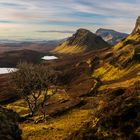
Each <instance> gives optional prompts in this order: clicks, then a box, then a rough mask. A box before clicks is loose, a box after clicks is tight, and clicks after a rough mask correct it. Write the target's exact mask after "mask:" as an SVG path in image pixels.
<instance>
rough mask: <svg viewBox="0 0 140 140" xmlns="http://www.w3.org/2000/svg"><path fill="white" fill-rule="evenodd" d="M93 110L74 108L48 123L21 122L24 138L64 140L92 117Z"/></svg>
mask: <svg viewBox="0 0 140 140" xmlns="http://www.w3.org/2000/svg"><path fill="white" fill-rule="evenodd" d="M90 113H91V110H73V111H71V112H70V113H68V114H66V115H63V116H61V117H59V118H56V119H53V120H51V121H48V122H47V123H39V124H31V123H25V124H21V125H20V127H21V129H22V131H23V140H39V139H40V140H62V139H65V138H67V136H69V135H70V134H72V133H73V132H74V131H76V130H78V129H79V128H80V127H81V126H82V125H83V124H84V123H86V122H87V121H89V120H90V119H91V116H92V115H91V114H90Z"/></svg>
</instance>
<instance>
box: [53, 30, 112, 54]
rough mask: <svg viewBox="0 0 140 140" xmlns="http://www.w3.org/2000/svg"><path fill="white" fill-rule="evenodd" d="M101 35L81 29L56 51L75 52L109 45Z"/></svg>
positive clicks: (55, 50)
mask: <svg viewBox="0 0 140 140" xmlns="http://www.w3.org/2000/svg"><path fill="white" fill-rule="evenodd" d="M109 46H110V45H109V44H108V43H107V42H105V41H104V40H103V39H102V38H101V37H99V36H97V35H96V34H94V33H92V32H90V31H89V30H86V29H79V30H77V31H76V33H75V34H73V35H72V37H70V38H68V39H67V40H66V41H65V42H64V43H62V44H61V45H59V46H58V47H56V48H55V49H54V51H53V52H54V53H61V54H74V53H81V52H85V51H89V50H93V49H95V50H96V49H101V48H105V47H109Z"/></svg>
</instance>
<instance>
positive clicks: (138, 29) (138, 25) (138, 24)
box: [132, 16, 140, 35]
mask: <svg viewBox="0 0 140 140" xmlns="http://www.w3.org/2000/svg"><path fill="white" fill-rule="evenodd" d="M136 33H140V16H139V17H138V18H137V21H136V24H135V28H134V30H133V31H132V35H133V34H136Z"/></svg>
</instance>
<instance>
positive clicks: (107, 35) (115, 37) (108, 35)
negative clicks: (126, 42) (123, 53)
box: [96, 28, 128, 45]
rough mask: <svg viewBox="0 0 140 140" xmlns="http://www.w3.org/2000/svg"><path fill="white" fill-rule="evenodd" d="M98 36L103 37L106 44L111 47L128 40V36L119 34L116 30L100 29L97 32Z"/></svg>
mask: <svg viewBox="0 0 140 140" xmlns="http://www.w3.org/2000/svg"><path fill="white" fill-rule="evenodd" d="M96 34H97V35H98V36H101V37H102V38H103V39H104V40H105V41H106V42H108V43H109V44H110V45H115V44H117V43H118V42H119V41H121V40H122V39H124V38H126V37H127V36H128V34H126V33H121V32H117V31H115V30H111V29H103V28H100V29H98V30H97V31H96Z"/></svg>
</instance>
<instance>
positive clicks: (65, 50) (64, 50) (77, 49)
mask: <svg viewBox="0 0 140 140" xmlns="http://www.w3.org/2000/svg"><path fill="white" fill-rule="evenodd" d="M85 49H86V47H84V46H68V45H67V42H65V43H63V44H62V45H61V46H58V47H57V48H55V49H54V50H53V52H54V53H61V54H75V53H82V52H84V51H85Z"/></svg>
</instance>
